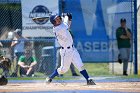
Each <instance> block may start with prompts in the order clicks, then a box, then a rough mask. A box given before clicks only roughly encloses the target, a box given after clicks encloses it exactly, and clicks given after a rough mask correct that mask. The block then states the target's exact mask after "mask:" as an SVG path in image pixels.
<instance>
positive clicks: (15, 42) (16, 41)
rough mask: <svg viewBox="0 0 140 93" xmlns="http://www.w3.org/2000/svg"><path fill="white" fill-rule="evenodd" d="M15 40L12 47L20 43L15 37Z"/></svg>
mask: <svg viewBox="0 0 140 93" xmlns="http://www.w3.org/2000/svg"><path fill="white" fill-rule="evenodd" d="M13 40H14V41H12V43H11V47H14V46H15V45H16V44H17V43H18V40H17V38H14V39H13Z"/></svg>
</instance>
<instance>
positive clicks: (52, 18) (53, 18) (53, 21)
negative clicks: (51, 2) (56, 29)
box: [50, 14, 61, 25]
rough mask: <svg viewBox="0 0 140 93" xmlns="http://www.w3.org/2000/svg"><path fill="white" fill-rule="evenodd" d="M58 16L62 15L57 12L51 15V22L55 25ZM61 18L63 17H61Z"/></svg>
mask: <svg viewBox="0 0 140 93" xmlns="http://www.w3.org/2000/svg"><path fill="white" fill-rule="evenodd" d="M57 17H60V16H59V15H57V14H55V15H51V16H50V22H51V23H52V24H53V25H55V23H56V22H55V19H56V18H57ZM60 18H61V17H60Z"/></svg>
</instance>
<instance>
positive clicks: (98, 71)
mask: <svg viewBox="0 0 140 93" xmlns="http://www.w3.org/2000/svg"><path fill="white" fill-rule="evenodd" d="M84 66H85V68H86V70H87V72H88V73H89V76H93V77H95V76H97V77H98V76H120V75H113V74H110V73H109V67H108V66H109V63H84ZM1 71H2V70H1V69H0V73H1ZM76 72H77V73H78V74H79V75H80V73H79V71H78V70H77V69H76ZM35 75H36V77H32V78H31V77H17V78H9V79H10V80H44V79H45V78H46V77H47V76H46V75H45V74H43V73H40V72H36V73H35ZM120 78H128V79H129V78H130V79H131V78H140V75H129V76H127V77H124V76H121V77H120ZM55 79H56V80H61V79H63V80H70V79H78V78H72V74H71V71H70V70H69V71H68V72H66V73H65V74H64V77H63V78H59V77H56V78H55Z"/></svg>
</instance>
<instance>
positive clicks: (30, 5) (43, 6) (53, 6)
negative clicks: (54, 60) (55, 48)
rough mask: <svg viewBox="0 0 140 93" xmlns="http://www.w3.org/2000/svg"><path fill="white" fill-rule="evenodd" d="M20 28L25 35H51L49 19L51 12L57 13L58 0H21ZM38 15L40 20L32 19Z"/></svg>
mask: <svg viewBox="0 0 140 93" xmlns="http://www.w3.org/2000/svg"><path fill="white" fill-rule="evenodd" d="M21 4H22V30H23V36H25V37H53V36H54V34H53V33H52V27H53V26H52V25H51V23H50V21H49V16H50V14H51V13H58V0H21ZM36 17H39V18H41V19H40V20H33V18H36Z"/></svg>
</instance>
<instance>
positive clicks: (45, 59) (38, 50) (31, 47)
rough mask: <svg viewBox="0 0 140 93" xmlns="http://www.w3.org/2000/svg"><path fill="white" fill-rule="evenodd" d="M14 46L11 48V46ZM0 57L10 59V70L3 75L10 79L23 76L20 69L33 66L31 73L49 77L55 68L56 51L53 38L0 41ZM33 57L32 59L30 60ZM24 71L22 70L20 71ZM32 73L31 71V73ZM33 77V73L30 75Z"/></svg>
mask: <svg viewBox="0 0 140 93" xmlns="http://www.w3.org/2000/svg"><path fill="white" fill-rule="evenodd" d="M14 43H16V45H14V46H12V44H14ZM0 50H1V51H0V52H1V55H3V56H5V57H8V58H10V59H11V63H12V66H11V69H10V71H9V73H5V74H6V75H7V76H9V75H11V77H17V76H22V75H23V76H24V75H26V74H24V71H21V70H20V69H22V68H25V69H28V67H27V68H26V67H24V66H31V65H32V63H36V64H35V66H33V69H32V70H33V72H40V73H42V74H44V75H50V74H51V73H52V71H54V69H55V66H56V62H55V61H56V56H55V55H56V53H55V52H56V49H55V46H54V38H49V39H45V38H44V39H37V38H32V39H31V38H25V40H24V39H23V40H21V39H18V40H1V49H0ZM32 57H33V59H31V58H32ZM20 63H21V64H20ZM22 70H24V69H22ZM31 72H32V71H31ZM32 75H34V73H32Z"/></svg>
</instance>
